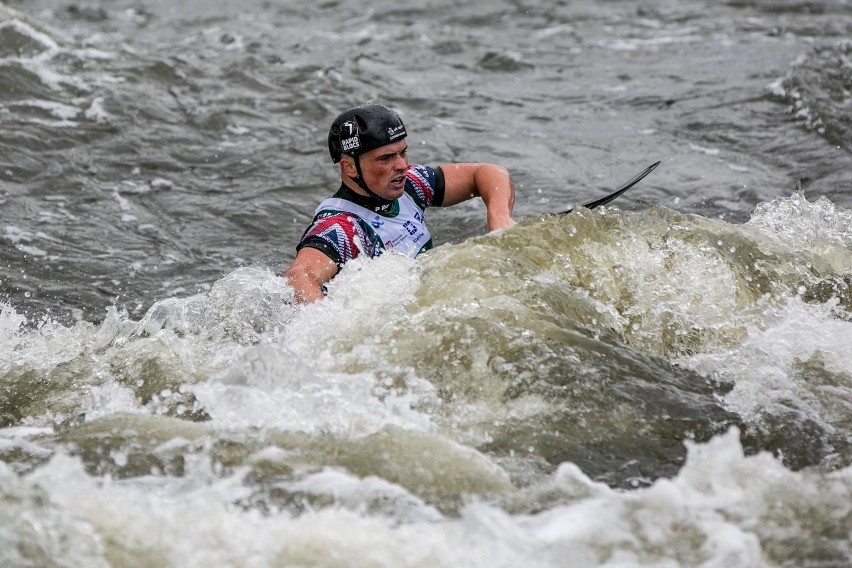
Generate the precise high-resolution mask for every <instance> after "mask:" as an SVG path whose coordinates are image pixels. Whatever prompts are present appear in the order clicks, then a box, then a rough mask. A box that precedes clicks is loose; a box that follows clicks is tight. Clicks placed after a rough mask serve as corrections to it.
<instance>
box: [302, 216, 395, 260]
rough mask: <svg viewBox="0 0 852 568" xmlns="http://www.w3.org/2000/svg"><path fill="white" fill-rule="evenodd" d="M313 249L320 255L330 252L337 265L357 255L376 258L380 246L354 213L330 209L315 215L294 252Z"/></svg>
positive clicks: (362, 221)
mask: <svg viewBox="0 0 852 568" xmlns="http://www.w3.org/2000/svg"><path fill="white" fill-rule="evenodd" d="M315 245H319V246H317V247H316V248H319V249H320V250H324V251H325V250H328V249H329V248H330V249H332V250H333V251H334V253H335V254H334V255H333V256H336V257H337V258H332V260H334V261H335V262H337V263H338V264H341V265H342V264H344V263H346V262H348V261H350V260H352V259H353V258H355V257H357V256H359V255H360V254H361V253H364V254H366V255H367V256H371V257H372V256H376V254H377V253H378V249H377V247H379V246H380V244H379V243H378V242H377V241H376V239H375V237H374V235H373V234H372V232H371V231H370V230H369V228H368V227H367V225H366V223H365V221H364V220H363V219H361V218H360V217H359V216H358V215H355V214H354V213H350V212H348V211H339V210H334V209H323V210H320V211H318V212H317V214H316V215H315V216H314V220H313V222H312V223H311V224H310V226H309V227H308V228H307V229H306V230H305V232H304V234H303V235H302V238H301V240H300V241H299V245H298V246H297V247H296V248H297V250H298V249H300V248H302V247H305V246H315ZM330 256H331V255H330Z"/></svg>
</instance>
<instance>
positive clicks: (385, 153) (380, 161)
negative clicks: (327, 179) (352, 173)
mask: <svg viewBox="0 0 852 568" xmlns="http://www.w3.org/2000/svg"><path fill="white" fill-rule="evenodd" d="M352 169H353V170H354V162H353V164H352ZM406 171H408V144H407V143H406V141H405V140H400V141H399V142H394V143H392V144H387V145H386V146H381V147H379V148H376V149H374V150H370V151H369V152H365V153H364V154H362V155H361V173H363V174H364V181H365V182H366V184H367V187H369V188H370V189H371V190H372V191H373V192H375V193H376V195H378V196H379V197H383V198H385V199H397V198H399V197H401V196H402V193H403V190H404V189H405V172H406Z"/></svg>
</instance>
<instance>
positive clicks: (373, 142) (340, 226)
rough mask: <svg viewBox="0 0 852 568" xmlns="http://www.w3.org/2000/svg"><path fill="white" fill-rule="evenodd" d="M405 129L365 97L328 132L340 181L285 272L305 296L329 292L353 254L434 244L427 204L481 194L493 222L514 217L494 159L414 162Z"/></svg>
mask: <svg viewBox="0 0 852 568" xmlns="http://www.w3.org/2000/svg"><path fill="white" fill-rule="evenodd" d="M406 135H407V133H406V131H405V126H404V125H403V123H402V120H401V119H400V118H399V116H398V115H397V114H396V113H395V112H394V111H392V110H391V109H389V108H388V107H385V106H382V105H377V104H367V105H362V106H358V107H355V108H351V109H349V110H347V111H344V112H343V113H341V114H340V115H339V116H338V117H337V118H336V119H335V120H334V122H333V123H332V125H331V129H330V130H329V133H328V149H329V152H330V153H331V159H332V161H333V162H334V163H335V164H339V167H340V176H341V185H340V189H339V190H338V191H337V193H335V194H334V195H333V196H332V197H331V198H329V199H326V200H325V201H323V202H322V203H320V205H319V206H318V207H317V209H316V211H315V214H314V219H313V221H312V222H311V224H310V226H309V227H308V228H307V230H306V231H305V232H304V234H303V235H302V238H301V240H300V241H299V244H298V246H297V247H296V251H297V253H296V258H295V259H294V260H293V262H292V264H291V265H290V267H289V268H288V269H287V271H286V272H285V273H284V276H285V277H286V278H287V281H288V282H289V284H290V286H292V288H293V290H294V291H295V296H296V300H297V301H299V302H306V303H307V302H314V301H316V300H319V299H321V298H322V297H323V296H324V291H323V287H324V285H325V284H326V283H327V282H328V281H330V280H331V279H332V278H334V276H335V275H336V274H337V272H338V271H339V270H340V268H341V267H342V266H343V265H344V264H345V263H346V262H348V261H349V260H352V259H353V258H356V257H358V256H360V255H362V254H364V255H367V256H369V257H374V256H378V255H379V254H381V253H382V252H384V251H387V250H394V251H398V252H401V253H403V254H407V255H409V256H412V257H413V256H417V255H418V254H419V253H421V252H423V251H425V250H428V249H429V248H431V247H432V238H431V235H430V233H429V229H428V228H426V224H425V221H424V212H425V210H426V208H427V207H433V206H449V205H455V204H457V203H461V202H462V201H465V200H467V199H470V198H472V197H476V196H479V197H480V198H481V199H482V201H483V202H484V203H485V207H486V211H487V213H486V217H487V221H488V229H489V230H490V231H494V230H497V229H503V228H506V227H510V226H512V225H514V223H515V222H514V221H513V220H512V207H513V206H514V202H515V187H514V184H513V183H512V179H511V177H510V176H509V172H508V171H507V170H506V168H504V167H502V166H498V165H495V164H475V163H464V164H443V165H441V166H439V167H436V168H432V167H429V166H421V165H414V166H412V165H410V164H409V163H408V144H407V142H406V141H405V137H406Z"/></svg>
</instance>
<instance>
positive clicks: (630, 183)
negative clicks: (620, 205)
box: [559, 162, 660, 215]
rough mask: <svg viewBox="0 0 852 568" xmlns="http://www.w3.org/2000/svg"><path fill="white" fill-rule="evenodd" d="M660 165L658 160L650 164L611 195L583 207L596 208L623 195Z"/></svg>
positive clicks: (564, 213)
mask: <svg viewBox="0 0 852 568" xmlns="http://www.w3.org/2000/svg"><path fill="white" fill-rule="evenodd" d="M659 165H660V162H656V163H654V164H651V165H650V166H648V167H647V168H645V169H644V170H642V171H641V172H639V173H638V174H637V175H636V176H635V177H633V178H632V179H631V180H630V181H628V182H627V183H625V184H624V185H623V186H621V187H620V188H618V189H616V190H615V191H613V192H612V193H610V194H609V195H605V196H604V197H601V198H600V199H596V200H595V201H592V202H590V203H586V204H585V205H583V207H585V208H586V209H594V208H595V207H599V206H601V205H606V204H607V203H609V202H610V201H612V200H613V199H615V198H616V197H618V196H619V195H621V194H622V193H624V192H625V191H627V190H628V189H630V188H631V187H633V186H634V185H636V184H637V183H639V182H640V181H642V178H644V177H645V176H646V175H648V174H650V173H651V172H653V171H654V170H655V169H656V167H657V166H659ZM571 211H573V209H568V210H567V211H562V212H560V213H559V214H560V215H567V214H568V213H570V212H571Z"/></svg>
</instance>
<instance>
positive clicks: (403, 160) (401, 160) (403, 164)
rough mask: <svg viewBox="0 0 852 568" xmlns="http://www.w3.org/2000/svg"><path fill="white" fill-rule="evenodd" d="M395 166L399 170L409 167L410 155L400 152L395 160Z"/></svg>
mask: <svg viewBox="0 0 852 568" xmlns="http://www.w3.org/2000/svg"><path fill="white" fill-rule="evenodd" d="M394 168H395V169H396V170H398V171H406V170H407V169H408V156H405V155H404V154H400V155H398V156H397V159H396V160H394Z"/></svg>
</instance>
